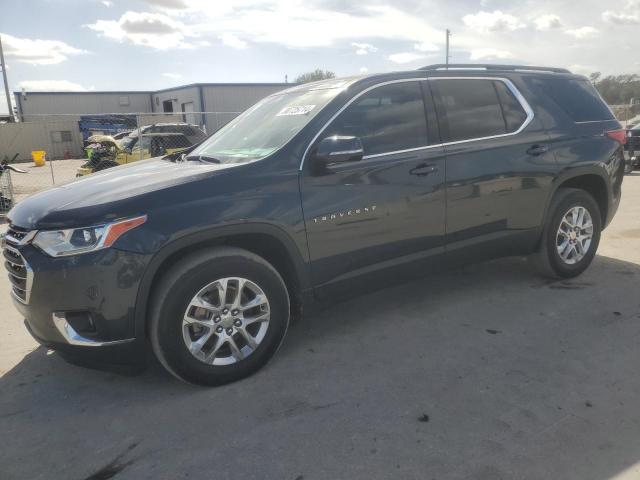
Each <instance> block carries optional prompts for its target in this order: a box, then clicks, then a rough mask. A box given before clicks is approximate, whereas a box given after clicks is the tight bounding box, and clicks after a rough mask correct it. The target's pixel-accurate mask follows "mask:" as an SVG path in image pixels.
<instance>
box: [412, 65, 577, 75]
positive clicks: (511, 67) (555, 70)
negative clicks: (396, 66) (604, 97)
mask: <svg viewBox="0 0 640 480" xmlns="http://www.w3.org/2000/svg"><path fill="white" fill-rule="evenodd" d="M418 70H513V71H529V72H551V73H571V72H570V71H569V70H567V69H566V68H554V67H534V66H531V65H493V64H488V63H487V64H475V63H450V64H449V65H446V64H444V63H439V64H436V65H429V66H426V67H422V68H419V69H418Z"/></svg>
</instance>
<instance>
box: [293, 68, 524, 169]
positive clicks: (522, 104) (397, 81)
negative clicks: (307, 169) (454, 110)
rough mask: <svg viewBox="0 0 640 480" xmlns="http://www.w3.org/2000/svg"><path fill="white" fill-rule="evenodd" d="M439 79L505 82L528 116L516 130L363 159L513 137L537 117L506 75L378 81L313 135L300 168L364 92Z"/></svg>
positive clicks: (368, 156) (353, 99) (347, 104)
mask: <svg viewBox="0 0 640 480" xmlns="http://www.w3.org/2000/svg"><path fill="white" fill-rule="evenodd" d="M438 80H493V81H499V82H503V83H504V84H505V85H506V86H507V88H508V89H509V91H510V92H511V93H512V94H513V96H514V97H515V98H516V100H517V101H518V103H519V104H520V106H521V107H522V108H523V109H524V111H525V113H526V115H527V118H525V120H524V122H523V123H522V125H521V126H520V128H518V129H517V130H516V131H515V132H511V133H501V134H500V135H490V136H488V137H477V138H469V139H465V140H456V141H453V142H444V143H437V144H433V145H425V146H424V147H415V148H408V149H405V150H394V151H392V152H385V153H376V154H373V155H365V156H363V157H362V159H363V160H368V159H371V158H378V157H383V156H386V155H396V154H401V153H410V152H417V151H421V150H428V149H431V148H442V147H448V146H451V145H458V144H461V143H469V142H478V141H482V140H492V139H495V138H502V137H511V136H514V135H518V134H520V133H521V132H522V131H523V130H524V129H525V128H527V127H528V126H529V125H530V124H531V122H532V121H533V119H534V117H535V114H534V112H533V109H532V108H531V105H529V102H527V99H526V98H524V96H523V95H522V94H521V93H520V90H518V88H517V87H516V86H515V85H514V84H513V82H512V81H511V80H509V79H508V78H504V77H493V76H487V77H424V78H403V79H399V80H391V81H388V82H382V83H377V84H375V85H372V86H370V87H368V88H366V89H364V90H363V91H362V92H360V93H358V94H357V95H356V96H354V97H353V98H351V99H350V100H349V101H348V102H347V103H346V104H345V105H343V106H342V108H340V110H338V111H337V112H336V113H335V114H334V115H333V116H332V117H331V118H330V119H329V120H328V121H327V122H326V123H325V124H324V126H323V127H322V128H321V129H320V130H319V131H318V133H317V134H316V135H315V136H314V137H313V139H312V140H311V142H310V143H309V145H308V146H307V148H306V150H305V151H304V155H303V156H302V161H301V162H300V168H299V170H300V171H302V169H303V167H304V162H305V159H306V158H307V156H308V154H309V150H311V147H312V146H313V144H314V143H315V142H316V141H317V140H318V138H319V137H320V135H322V133H323V132H324V131H325V130H326V129H327V127H328V126H329V125H330V124H331V122H333V121H334V120H335V119H336V118H337V117H338V115H340V114H341V113H342V112H343V111H345V110H346V109H347V108H348V107H349V105H351V104H352V103H353V102H354V101H356V100H357V99H358V98H360V97H361V96H362V95H364V94H366V93H368V92H370V91H371V90H374V89H376V88H378V87H383V86H385V85H391V84H395V83H405V82H431V81H438Z"/></svg>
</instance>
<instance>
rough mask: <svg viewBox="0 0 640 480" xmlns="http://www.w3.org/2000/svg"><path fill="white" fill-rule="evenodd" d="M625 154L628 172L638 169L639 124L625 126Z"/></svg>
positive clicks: (639, 149) (639, 152)
mask: <svg viewBox="0 0 640 480" xmlns="http://www.w3.org/2000/svg"><path fill="white" fill-rule="evenodd" d="M625 154H626V156H627V161H628V163H629V169H630V170H633V169H635V168H639V167H640V122H638V123H637V124H635V125H634V124H630V125H628V126H627V144H626V145H625Z"/></svg>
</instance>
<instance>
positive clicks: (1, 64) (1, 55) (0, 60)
mask: <svg viewBox="0 0 640 480" xmlns="http://www.w3.org/2000/svg"><path fill="white" fill-rule="evenodd" d="M0 68H2V78H3V79H4V94H5V95H6V96H7V109H8V111H9V117H10V118H11V120H12V121H13V108H12V107H11V95H10V94H9V81H8V80H7V66H6V65H5V63H4V52H3V51H2V38H0Z"/></svg>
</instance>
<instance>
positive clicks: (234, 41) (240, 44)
mask: <svg viewBox="0 0 640 480" xmlns="http://www.w3.org/2000/svg"><path fill="white" fill-rule="evenodd" d="M218 38H220V40H222V43H224V44H225V45H226V46H228V47H232V48H237V49H238V50H244V49H245V48H247V46H248V45H247V42H245V41H244V40H242V39H240V38H238V37H237V36H235V35H234V34H233V33H225V34H222V35H220V37H218Z"/></svg>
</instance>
